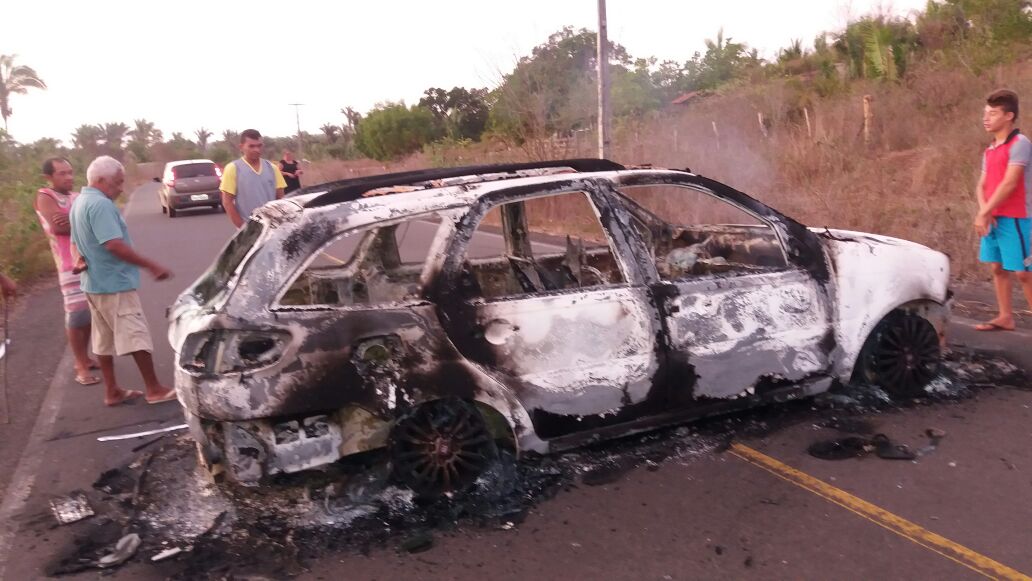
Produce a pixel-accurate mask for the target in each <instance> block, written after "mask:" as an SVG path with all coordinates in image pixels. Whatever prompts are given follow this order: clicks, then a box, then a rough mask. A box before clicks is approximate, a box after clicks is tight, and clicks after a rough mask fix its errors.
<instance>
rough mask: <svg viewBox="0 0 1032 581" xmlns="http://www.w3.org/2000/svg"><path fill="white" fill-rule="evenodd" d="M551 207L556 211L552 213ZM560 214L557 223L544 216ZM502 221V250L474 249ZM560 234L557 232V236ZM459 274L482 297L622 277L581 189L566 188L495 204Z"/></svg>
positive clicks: (614, 281) (590, 284) (573, 286)
mask: <svg viewBox="0 0 1032 581" xmlns="http://www.w3.org/2000/svg"><path fill="white" fill-rule="evenodd" d="M555 209H559V210H561V211H560V212H556V211H555ZM556 215H561V216H564V220H563V222H562V223H561V224H551V223H549V218H548V217H549V216H556ZM496 225H500V226H501V231H502V233H503V234H502V236H503V237H504V243H505V248H504V249H490V246H487V248H489V250H488V251H487V252H484V251H476V250H475V249H476V248H477V247H481V248H482V247H485V246H486V245H483V244H478V242H479V241H480V240H482V239H483V238H484V237H487V236H499V235H498V234H493V232H491V230H492V229H496V228H497V226H496ZM556 234H559V235H560V236H564V237H559V236H556ZM464 275H465V276H466V277H467V281H468V282H469V286H472V287H473V288H474V289H476V290H475V292H476V294H477V295H478V296H480V297H482V298H484V299H488V300H490V299H496V298H503V297H512V296H518V295H525V294H533V293H547V292H559V291H566V290H572V289H584V288H589V287H597V286H605V285H611V284H620V283H623V282H624V276H623V273H622V271H621V270H620V265H619V264H618V262H617V260H616V257H615V256H614V254H613V251H612V249H611V248H610V245H609V242H608V240H607V237H606V235H605V232H604V231H603V229H602V225H601V223H599V221H598V218H597V216H596V215H595V212H594V210H593V209H592V207H591V204H590V202H589V201H588V198H587V196H586V194H584V193H583V192H571V193H565V194H558V195H553V196H545V197H536V198H531V199H526V200H519V201H515V202H510V203H507V204H502V205H500V206H495V207H494V208H492V209H491V211H490V212H489V213H488V214H487V216H486V217H485V218H484V219H483V220H482V221H481V223H480V224H479V226H478V228H477V231H476V232H475V233H474V236H473V239H472V242H471V244H470V250H469V251H468V252H467V256H466V262H465V265H464Z"/></svg>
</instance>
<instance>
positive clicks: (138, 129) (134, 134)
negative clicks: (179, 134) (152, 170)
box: [129, 119, 162, 147]
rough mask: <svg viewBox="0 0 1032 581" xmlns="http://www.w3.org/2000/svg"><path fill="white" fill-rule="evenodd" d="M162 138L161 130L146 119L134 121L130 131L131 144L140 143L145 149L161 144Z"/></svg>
mask: <svg viewBox="0 0 1032 581" xmlns="http://www.w3.org/2000/svg"><path fill="white" fill-rule="evenodd" d="M161 138H162V134H161V130H160V129H157V128H155V127H154V123H152V122H150V121H147V120H146V119H137V120H135V121H133V128H132V129H131V130H130V131H129V142H130V143H140V144H141V145H143V146H144V147H150V146H151V145H154V144H155V143H160V142H161Z"/></svg>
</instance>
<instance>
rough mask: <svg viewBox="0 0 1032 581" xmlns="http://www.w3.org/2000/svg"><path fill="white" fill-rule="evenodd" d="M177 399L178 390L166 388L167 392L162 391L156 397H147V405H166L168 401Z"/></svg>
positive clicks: (149, 395)
mask: <svg viewBox="0 0 1032 581" xmlns="http://www.w3.org/2000/svg"><path fill="white" fill-rule="evenodd" d="M148 391H149V390H148ZM175 399H176V390H175V389H172V388H166V389H165V391H160V392H158V393H157V394H154V395H151V394H148V395H147V403H164V402H166V401H175Z"/></svg>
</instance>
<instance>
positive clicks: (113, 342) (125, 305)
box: [86, 290, 154, 355]
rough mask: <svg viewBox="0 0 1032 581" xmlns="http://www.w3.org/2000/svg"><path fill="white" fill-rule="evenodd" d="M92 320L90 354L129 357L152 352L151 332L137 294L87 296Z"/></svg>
mask: <svg viewBox="0 0 1032 581" xmlns="http://www.w3.org/2000/svg"><path fill="white" fill-rule="evenodd" d="M86 301H87V302H88V303H89V304H90V315H92V318H93V352H94V353H96V354H97V355H128V354H130V353H135V352H137V351H153V350H154V345H152V344H151V336H150V329H148V328H147V319H146V318H145V317H144V316H143V307H142V306H141V305H140V296H139V295H138V294H136V291H134V290H131V291H126V292H121V293H112V294H90V293H86Z"/></svg>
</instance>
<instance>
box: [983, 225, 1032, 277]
mask: <svg viewBox="0 0 1032 581" xmlns="http://www.w3.org/2000/svg"><path fill="white" fill-rule="evenodd" d="M1029 256H1032V218H1004V217H999V218H996V225H995V226H993V228H992V229H991V230H990V231H989V234H987V235H985V236H983V237H982V245H981V248H980V250H979V252H978V259H979V260H981V261H982V262H996V263H999V264H1001V265H1002V266H1003V269H1004V270H1009V271H1011V272H1022V271H1025V272H1032V267H1029V266H1025V260H1026V259H1027V258H1028V257H1029Z"/></svg>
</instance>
